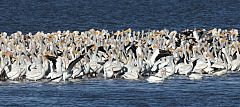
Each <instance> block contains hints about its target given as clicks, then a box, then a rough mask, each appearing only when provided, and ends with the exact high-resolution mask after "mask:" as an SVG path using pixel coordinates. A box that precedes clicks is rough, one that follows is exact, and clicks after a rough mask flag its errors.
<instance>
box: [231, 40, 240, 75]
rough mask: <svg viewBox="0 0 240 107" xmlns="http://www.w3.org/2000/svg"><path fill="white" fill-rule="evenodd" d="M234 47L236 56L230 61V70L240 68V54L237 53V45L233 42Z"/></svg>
mask: <svg viewBox="0 0 240 107" xmlns="http://www.w3.org/2000/svg"><path fill="white" fill-rule="evenodd" d="M235 48H236V51H237V52H236V53H237V58H236V59H234V60H233V61H232V62H231V70H232V71H235V70H238V69H240V54H239V49H238V46H237V44H235Z"/></svg>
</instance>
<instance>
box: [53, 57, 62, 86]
mask: <svg viewBox="0 0 240 107" xmlns="http://www.w3.org/2000/svg"><path fill="white" fill-rule="evenodd" d="M62 67H63V61H62V58H61V57H60V56H58V57H57V59H56V71H53V72H51V81H52V82H60V81H61V80H62V76H63V68H62Z"/></svg>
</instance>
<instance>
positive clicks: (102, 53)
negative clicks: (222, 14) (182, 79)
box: [0, 28, 240, 83]
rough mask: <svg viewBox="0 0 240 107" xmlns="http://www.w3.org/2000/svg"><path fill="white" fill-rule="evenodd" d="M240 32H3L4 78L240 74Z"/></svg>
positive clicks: (153, 79) (0, 70)
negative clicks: (233, 72) (238, 72)
mask: <svg viewBox="0 0 240 107" xmlns="http://www.w3.org/2000/svg"><path fill="white" fill-rule="evenodd" d="M238 36H239V34H238V30H237V29H231V30H222V29H216V28H214V29H211V30H208V31H207V30H205V29H194V30H189V29H187V30H184V31H180V32H177V31H169V30H167V29H163V30H149V31H147V32H146V31H132V30H131V29H126V30H121V31H116V32H109V31H107V30H95V29H90V30H89V31H84V32H79V31H73V32H70V31H63V32H61V31H57V32H52V33H43V32H37V33H36V34H32V33H28V34H26V35H23V34H22V32H20V31H18V32H16V33H13V34H11V35H8V34H7V33H5V32H3V33H1V34H0V80H1V81H6V80H12V81H25V80H27V81H43V80H48V81H51V82H60V81H69V80H74V79H84V78H106V79H114V78H122V79H129V80H137V79H145V80H146V81H148V82H150V83H159V82H163V81H164V80H165V79H168V78H169V77H171V76H173V75H184V76H186V77H188V78H189V79H190V80H198V79H202V78H203V77H204V76H221V75H224V74H226V73H228V72H229V71H236V72H237V71H240V54H239V47H240V42H239V40H238V39H239V37H238Z"/></svg>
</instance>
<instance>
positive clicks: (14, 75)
mask: <svg viewBox="0 0 240 107" xmlns="http://www.w3.org/2000/svg"><path fill="white" fill-rule="evenodd" d="M10 63H11V62H10ZM19 63H20V62H19V59H16V61H14V62H13V63H12V64H11V65H10V71H9V70H6V71H9V72H6V74H7V77H8V78H9V79H10V80H15V79H18V78H19V77H20V75H21V70H20V64H19Z"/></svg>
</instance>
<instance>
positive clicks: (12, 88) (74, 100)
mask: <svg viewBox="0 0 240 107" xmlns="http://www.w3.org/2000/svg"><path fill="white" fill-rule="evenodd" d="M239 76H240V73H233V74H228V75H225V76H222V77H205V78H204V79H203V80H199V81H190V80H188V79H187V78H185V77H179V76H177V77H174V78H171V79H169V80H166V81H165V82H164V83H162V84H149V83H147V82H146V81H143V80H139V81H129V80H94V79H92V80H80V81H77V82H63V83H59V84H53V83H42V82H31V83H29V82H24V83H11V82H9V81H8V82H4V83H1V86H0V92H1V93H0V96H1V97H0V101H1V102H0V104H1V105H2V106H35V105H37V106H104V107H105V106H121V107H124V106H136V107H139V106H145V107H147V106H199V107H202V106H211V107H212V106H218V107H219V106H223V107H226V106H231V107H232V106H239V105H240V96H239V95H240V91H239V88H240V82H239V81H240V78H239Z"/></svg>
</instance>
